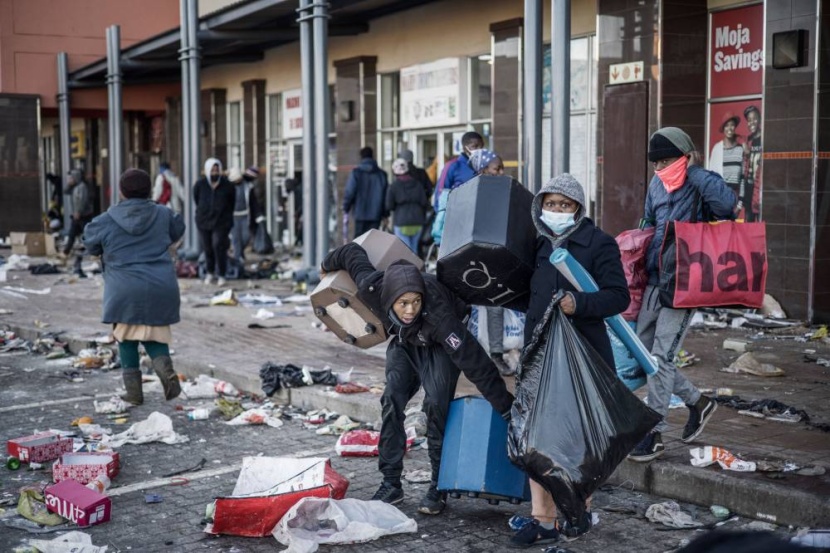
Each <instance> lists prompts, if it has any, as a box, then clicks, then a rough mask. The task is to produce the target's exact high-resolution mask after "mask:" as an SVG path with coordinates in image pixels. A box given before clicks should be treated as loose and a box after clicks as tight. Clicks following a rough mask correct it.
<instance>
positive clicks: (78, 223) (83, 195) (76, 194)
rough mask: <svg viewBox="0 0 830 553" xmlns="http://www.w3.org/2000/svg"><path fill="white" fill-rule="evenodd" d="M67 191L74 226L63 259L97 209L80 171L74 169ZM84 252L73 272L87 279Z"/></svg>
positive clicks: (71, 228) (68, 176) (79, 253)
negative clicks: (84, 268)
mask: <svg viewBox="0 0 830 553" xmlns="http://www.w3.org/2000/svg"><path fill="white" fill-rule="evenodd" d="M66 186H67V190H68V191H69V193H70V194H71V196H72V204H71V205H72V224H71V226H70V227H69V239H68V240H67V242H66V246H64V248H63V257H64V258H66V257H67V256H69V254H70V252H72V247H73V246H74V245H75V240H76V239H77V238H78V237H79V236H81V235H83V233H84V227H85V226H86V225H87V223H89V221H90V220H92V214H93V213H94V211H95V208H94V207H93V205H92V199H91V198H90V196H89V187H88V186H87V184H86V182H85V181H84V175H83V173H81V170H80V169H72V170H71V171H69V174H68V175H67V178H66ZM82 260H83V251H79V252H78V255H77V256H76V257H75V268H74V270H73V272H74V273H75V274H76V275H77V276H79V277H82V278H83V277H85V276H86V275H85V274H84V272H83V270H82V269H81V262H82Z"/></svg>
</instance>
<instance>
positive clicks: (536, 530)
mask: <svg viewBox="0 0 830 553" xmlns="http://www.w3.org/2000/svg"><path fill="white" fill-rule="evenodd" d="M558 539H559V530H557V529H556V527H555V526H554V528H551V529H550V530H548V529H547V528H543V527H542V525H541V524H539V521H538V520H536V519H533V520H532V521H530V522H529V523H527V524H525V525H524V526H523V527H522V529H521V530H519V531H518V532H516V533H515V534H513V537H512V538H510V541H509V542H508V544H509V545H510V547H511V548H513V549H527V548H528V547H533V546H534V545H542V544H545V543H553V542H555V541H557V540H558Z"/></svg>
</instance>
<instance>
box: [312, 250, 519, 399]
mask: <svg viewBox="0 0 830 553" xmlns="http://www.w3.org/2000/svg"><path fill="white" fill-rule="evenodd" d="M322 268H323V270H324V271H326V272H333V271H339V270H341V269H345V270H346V271H348V272H349V275H350V276H351V277H352V280H354V281H355V283H356V284H357V288H358V290H357V297H358V298H359V299H360V300H361V301H362V302H363V303H364V304H365V305H366V306H367V307H368V308H369V309H371V310H372V312H373V313H374V314H375V315H377V317H378V318H379V319H380V320H381V322H383V325H384V328H386V330H387V333H388V334H390V335H393V336H395V337H396V338H394V339H396V340H399V341H400V342H401V343H405V344H407V345H411V346H418V347H431V346H441V347H442V348H443V350H444V351H445V352H446V353H447V355H449V357H450V359H451V360H452V362H453V363H455V365H456V366H457V367H458V368H459V369H460V370H461V372H463V373H464V375H465V376H466V377H467V378H468V379H469V380H470V381H471V382H472V383H473V384H474V385H475V387H476V388H478V391H479V392H481V394H482V395H483V396H484V398H485V399H487V401H489V402H490V404H491V405H492V406H493V408H494V409H495V410H496V411H497V412H498V413H505V412H507V411H508V410H509V409H510V406H511V404H512V402H513V396H512V395H510V393H509V392H508V391H507V387H506V386H505V384H504V380H503V379H502V378H501V376H500V375H499V372H498V369H497V368H496V366H495V365H494V364H493V361H492V360H491V359H490V357H489V356H488V355H487V352H486V351H484V349H483V348H482V347H481V345H480V344H479V343H478V340H476V338H475V337H474V336H473V335H472V334H470V332H469V331H468V330H467V325H466V324H465V321H466V319H467V316H468V314H469V308H468V306H467V304H466V303H464V302H463V301H461V300H460V299H459V298H458V297H457V296H455V295H454V294H453V293H452V292H450V290H449V289H448V288H447V287H446V286H444V285H443V284H441V283H440V282H438V279H437V278H435V275H430V274H426V273H421V272H420V271H418V269H417V268H416V267H415V266H414V265H412V264H410V263H407V262H402V261H399V262H396V263H393V264H392V265H390V266H389V268H388V269H387V272H388V273H389V275H388V276H387V275H386V274H385V273H384V272H383V271H378V270H376V269H375V268H374V266H373V265H372V263H371V262H370V261H369V256H368V255H366V251H365V250H364V249H363V248H362V247H361V246H359V245H358V244H355V243H350V244H346V245H345V246H341V247H339V248H337V249H336V250H334V251H332V252H330V253H329V254H328V255H327V256H326V259H325V260H324V261H323V264H322ZM421 290H422V292H421ZM407 292H421V293H422V294H423V304H422V307H421V312H420V314H419V316H418V318H417V319H416V320H415V322H413V323H412V324H411V325H408V326H406V327H401V326H400V325H399V324H396V323H395V321H393V319H392V318H391V317H390V316H389V310H390V309H391V307H392V305H393V304H394V303H395V300H396V299H398V298H399V297H400V296H401V295H402V294H405V293H407Z"/></svg>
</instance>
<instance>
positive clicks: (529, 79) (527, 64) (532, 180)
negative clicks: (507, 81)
mask: <svg viewBox="0 0 830 553" xmlns="http://www.w3.org/2000/svg"><path fill="white" fill-rule="evenodd" d="M524 19H525V28H524V54H525V55H524V79H523V80H524V87H523V89H522V93H523V96H524V101H523V102H522V108H523V109H522V137H523V139H524V140H523V142H522V146H523V147H522V159H523V161H524V165H523V166H522V181H523V182H524V185H525V186H526V187H527V188H529V189H530V190H531V191H533V192H536V191H538V190H539V189H540V188H541V186H542V183H541V182H540V179H541V178H542V0H525V18H524Z"/></svg>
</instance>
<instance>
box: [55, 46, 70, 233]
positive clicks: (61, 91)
mask: <svg viewBox="0 0 830 553" xmlns="http://www.w3.org/2000/svg"><path fill="white" fill-rule="evenodd" d="M68 65H69V64H68V63H67V56H66V52H61V53H59V54H58V121H59V122H60V148H61V151H60V157H61V170H60V178H61V183H63V228H64V229H65V230H68V229H69V225H70V224H71V223H72V195H71V194H68V193H67V192H68V190H67V188H68V187H67V186H66V177H67V175H68V174H69V169H70V168H71V167H70V163H72V161H71V160H70V157H69V149H70V147H69V134H70V133H69V126H70V124H71V123H70V120H69V73H68V69H67V68H68Z"/></svg>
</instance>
